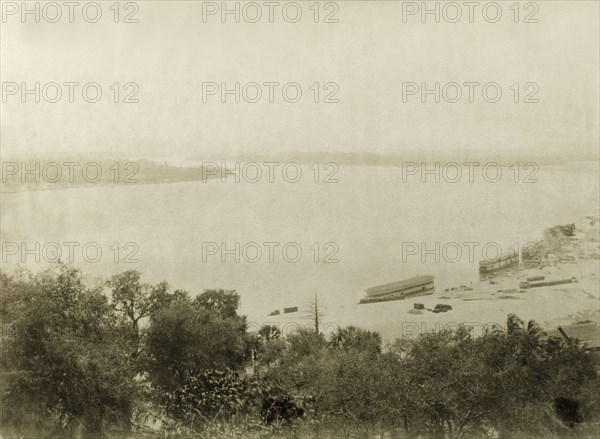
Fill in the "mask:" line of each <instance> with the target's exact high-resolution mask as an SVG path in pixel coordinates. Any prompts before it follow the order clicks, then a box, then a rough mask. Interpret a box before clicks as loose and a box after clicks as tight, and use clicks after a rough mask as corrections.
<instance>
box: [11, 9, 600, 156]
mask: <svg viewBox="0 0 600 439" xmlns="http://www.w3.org/2000/svg"><path fill="white" fill-rule="evenodd" d="M20 3H21V2H20V1H19V2H16V3H15V4H17V6H20ZM42 3H43V2H42ZM58 3H59V5H60V4H62V1H61V2H58ZM84 3H85V2H81V4H84ZM100 3H101V4H102V12H103V15H102V18H101V19H100V21H98V22H97V23H88V22H86V21H85V20H84V19H83V18H82V14H81V10H79V9H77V10H75V15H74V23H69V22H68V9H67V8H66V7H62V13H63V16H62V18H61V20H60V21H59V22H58V23H45V22H44V19H43V17H42V18H41V21H42V22H41V23H35V22H32V21H33V19H34V18H33V17H28V22H27V23H22V22H21V16H20V15H19V14H18V13H17V14H16V15H10V16H6V17H5V21H6V22H3V23H2V24H1V26H2V29H1V75H2V82H3V84H4V88H5V89H6V87H7V85H6V83H9V82H15V83H18V84H19V86H20V84H21V83H22V82H25V83H26V84H27V86H29V87H30V88H33V84H34V83H35V82H39V83H40V84H41V86H43V85H44V84H47V83H50V82H56V83H59V84H62V83H64V82H69V81H72V82H79V83H81V84H85V83H88V82H96V83H98V84H99V85H100V86H101V88H102V93H103V94H102V98H101V99H100V101H99V102H97V103H95V104H91V103H87V102H85V101H84V100H83V98H82V94H81V86H80V87H79V88H76V89H75V95H74V99H75V102H74V103H69V102H68V95H67V94H68V88H67V87H65V86H63V87H62V92H63V96H62V98H61V100H60V101H58V102H56V103H49V102H44V99H43V96H42V98H41V100H42V102H40V103H35V102H33V99H34V97H33V96H28V97H27V98H28V101H27V102H26V103H22V102H20V100H21V96H20V94H19V93H17V94H16V95H3V98H4V99H5V100H6V102H5V103H2V132H1V140H2V150H3V154H7V153H20V152H26V153H36V152H45V153H47V152H52V151H65V152H90V153H91V152H93V151H108V152H111V153H112V152H114V153H115V154H129V155H132V156H172V157H185V156H192V155H209V156H211V157H214V156H215V155H218V154H219V153H221V152H224V153H228V154H232V153H236V152H240V153H244V154H251V153H260V154H268V153H270V152H276V153H280V152H287V151H298V150H303V151H344V152H355V151H365V152H374V153H401V152H402V151H414V150H427V151H434V150H440V149H443V150H457V151H458V150H461V149H469V150H481V151H502V152H510V151H519V152H521V153H523V152H531V154H535V155H540V154H544V153H545V152H546V151H551V152H552V153H554V154H555V153H557V152H561V151H562V152H564V153H565V154H566V155H571V156H576V155H577V153H578V152H582V153H590V152H593V151H595V150H597V149H598V135H599V134H598V133H599V131H598V130H599V111H598V107H599V98H598V90H599V89H598V81H599V77H598V73H599V61H598V57H599V52H600V48H599V33H598V32H599V30H598V29H599V23H598V20H599V18H598V17H599V8H598V2H597V1H538V2H536V4H537V5H538V6H539V11H537V13H535V15H534V18H536V19H537V20H539V22H538V23H523V22H521V21H523V20H524V18H525V16H526V15H527V14H529V13H530V12H532V11H533V10H532V9H528V10H524V9H521V10H520V15H519V21H520V22H519V23H514V11H513V10H511V9H509V7H510V6H511V5H512V4H513V3H514V2H513V1H509V2H498V3H499V4H500V5H501V8H502V14H503V15H502V17H501V19H500V20H499V21H498V22H497V23H489V22H488V21H486V20H485V19H484V17H483V15H482V11H481V9H482V6H483V5H485V4H486V3H489V2H480V5H481V6H480V7H478V8H477V9H475V12H474V16H473V19H474V22H473V23H469V17H468V9H467V7H464V6H463V7H461V9H462V13H463V16H462V18H461V20H459V21H458V22H456V23H448V22H446V21H445V20H444V17H443V16H442V17H441V19H440V23H435V22H434V17H432V16H428V19H427V22H426V23H423V22H422V20H421V18H420V15H419V14H416V15H413V16H409V17H407V19H406V20H405V21H406V22H403V19H402V10H403V7H404V8H406V7H407V5H406V4H405V5H403V2H400V1H397V2H394V1H387V2H377V1H369V2H367V1H338V2H337V5H338V6H339V11H338V12H337V13H336V14H335V18H336V19H337V20H339V22H338V23H323V22H319V23H315V22H314V12H313V10H311V9H309V8H310V7H311V5H313V1H309V2H298V3H299V4H300V6H301V10H302V18H301V19H300V20H299V21H298V22H296V23H288V22H287V21H286V20H285V19H284V18H283V16H282V12H281V10H282V7H283V6H284V5H286V4H287V3H289V2H278V5H277V6H276V8H275V13H274V23H269V21H268V16H267V15H268V9H267V7H266V6H262V7H261V9H262V13H263V17H262V19H261V20H260V21H259V22H258V23H248V22H245V20H244V17H243V16H241V19H240V21H241V22H240V23H235V22H234V17H233V16H229V17H228V22H227V23H222V22H221V18H220V16H219V15H218V14H217V15H214V16H208V17H207V19H206V20H205V21H206V22H203V16H202V10H203V7H204V8H207V7H208V6H207V5H206V4H205V5H203V2H192V1H171V2H166V1H151V2H137V4H138V5H139V11H138V12H137V13H136V14H135V18H137V19H138V20H139V23H114V21H113V11H112V10H110V9H109V7H110V5H112V4H113V2H112V1H110V2H100ZM204 3H206V2H204ZM233 3H235V2H229V4H230V7H231V8H233V7H234V5H233ZM404 3H406V2H404ZM524 3H525V2H523V3H521V8H523V5H524ZM215 4H216V6H217V7H220V4H221V2H218V3H215ZM258 4H259V5H262V4H263V2H262V1H259V2H258ZM416 4H417V6H419V5H420V4H421V2H418V3H416ZM462 4H463V2H458V5H462ZM429 5H430V7H431V8H433V7H434V2H430V3H429ZM243 6H244V3H243V2H242V3H241V7H243ZM320 6H321V8H320V9H321V10H320V15H319V21H323V19H324V18H325V16H326V15H327V14H328V13H329V12H331V11H333V6H328V7H327V8H328V9H327V10H325V9H324V8H325V5H324V4H321V5H320ZM3 7H5V8H6V2H5V4H4V6H3ZM31 7H33V3H32V6H31ZM130 11H132V9H129V10H128V11H125V10H121V15H120V17H119V20H120V21H122V20H123V18H124V16H125V15H126V14H127V12H130ZM5 12H6V11H5ZM46 12H47V13H48V16H49V17H53V16H54V14H55V12H54V11H52V10H50V9H48V10H47V11H46ZM88 12H89V14H90V16H91V17H93V16H94V11H88ZM246 12H247V16H248V17H249V18H252V17H253V16H254V14H255V11H254V10H251V9H247V10H246ZM294 12H295V11H294V10H293V9H288V16H289V17H292V18H293V16H294ZM446 12H447V16H448V17H449V18H452V17H453V16H454V14H455V11H452V10H449V9H448V10H446ZM488 13H489V17H492V18H493V15H494V11H493V10H489V11H488ZM115 82H119V83H120V84H121V87H122V86H123V84H125V83H128V82H135V83H137V84H138V85H139V91H138V92H137V95H136V97H137V98H138V99H139V103H122V102H120V103H114V102H113V97H114V95H113V91H111V90H110V89H109V87H110V86H111V84H113V83H115ZM205 82H216V83H219V84H220V83H223V82H224V83H226V84H227V86H228V87H229V88H233V87H234V84H235V83H236V82H239V83H240V84H241V85H244V84H246V83H249V82H256V83H259V84H263V83H265V82H278V83H280V84H282V85H283V84H286V83H289V82H296V83H298V84H299V85H300V86H301V88H302V97H301V99H300V101H299V102H297V103H288V102H286V101H285V100H284V99H283V97H282V94H281V89H282V87H281V86H279V87H277V88H276V89H275V102H274V103H270V102H268V88H267V87H266V86H262V92H263V96H262V99H261V100H260V101H259V102H257V103H248V102H245V101H244V99H243V97H242V98H241V100H242V102H240V103H235V102H232V100H233V97H232V96H229V97H228V99H229V101H228V102H227V103H222V102H221V98H220V96H219V95H218V94H217V95H214V96H207V97H206V101H207V102H203V95H202V90H203V83H205ZM315 82H319V83H320V88H321V90H320V95H319V100H323V99H324V97H325V95H327V94H328V92H329V91H331V90H333V86H330V88H329V89H328V90H324V89H323V84H325V83H328V82H332V83H335V84H337V86H338V87H339V90H338V91H337V94H336V95H335V98H337V99H339V102H338V103H323V102H320V103H315V102H314V101H313V99H314V92H313V91H312V90H311V89H309V87H311V86H312V84H314V83H315ZM405 82H415V83H418V84H420V83H423V82H425V83H427V85H428V86H429V87H431V88H433V87H434V84H435V83H436V82H439V83H440V84H441V85H442V86H443V85H444V84H446V83H448V82H457V83H460V84H462V83H464V82H478V83H481V84H482V85H483V84H485V83H489V82H495V83H497V84H498V85H499V86H500V87H501V90H502V98H501V99H500V101H499V102H497V103H489V102H486V101H485V100H484V99H483V96H482V93H481V86H479V87H478V88H476V89H475V95H474V100H475V102H473V103H470V102H468V96H467V92H468V89H467V88H466V87H464V86H463V87H462V91H463V96H462V98H461V99H460V101H459V102H457V103H449V102H445V101H444V99H443V96H442V97H441V102H440V103H435V102H433V99H434V98H433V97H432V96H429V98H428V99H429V100H428V102H426V103H422V102H421V98H420V95H419V94H418V93H417V94H416V95H413V96H408V97H407V102H403V99H402V96H403V95H402V90H403V83H405ZM529 82H531V83H535V84H537V86H533V85H530V86H529V88H528V89H526V90H525V89H523V86H524V84H525V83H529ZM514 83H519V84H520V87H521V93H520V94H519V100H520V101H521V102H519V103H515V102H514V101H513V99H514V93H513V91H512V90H511V89H510V88H509V87H511V86H512V85H513V84H514ZM535 87H539V90H538V91H537V94H536V95H535V98H537V99H538V100H539V102H538V103H524V102H522V101H523V100H524V99H525V97H526V95H528V94H529V92H531V91H534V88H535ZM130 90H131V89H129V90H127V91H124V90H121V94H120V96H119V99H120V100H122V99H123V98H124V96H125V95H126V94H127V92H128V91H130ZM292 90H293V89H292ZM47 91H48V93H50V92H51V95H49V96H54V91H52V90H51V89H50V88H48V89H47ZM247 91H248V92H249V93H250V92H251V93H250V95H249V96H251V97H253V96H254V91H253V90H251V89H250V88H248V89H247ZM447 92H448V96H449V97H450V98H452V97H454V94H455V91H454V90H451V89H450V88H448V89H447ZM494 94H495V93H494V92H493V90H492V91H490V93H489V96H491V97H492V98H493V97H494ZM90 95H91V96H92V97H93V95H94V93H93V92H90ZM289 96H291V97H293V96H294V93H293V91H290V93H289Z"/></svg>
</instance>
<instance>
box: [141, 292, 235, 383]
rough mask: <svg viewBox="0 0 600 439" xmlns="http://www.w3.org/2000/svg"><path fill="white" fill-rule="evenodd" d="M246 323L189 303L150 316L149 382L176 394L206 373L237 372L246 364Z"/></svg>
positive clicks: (179, 302)
mask: <svg viewBox="0 0 600 439" xmlns="http://www.w3.org/2000/svg"><path fill="white" fill-rule="evenodd" d="M245 331H246V328H245V323H244V322H242V321H240V320H239V319H238V318H225V317H223V316H222V315H221V314H220V313H217V312H215V311H214V310H212V311H211V310H207V309H204V308H201V307H198V306H194V304H192V303H190V302H188V301H175V302H173V303H172V304H171V305H170V306H168V307H167V308H165V309H163V310H161V311H159V312H157V313H156V314H155V315H154V316H152V321H151V326H150V329H149V333H148V342H147V349H148V354H149V357H150V360H149V372H150V378H151V379H152V381H153V382H154V383H155V384H156V385H158V386H160V387H162V388H163V389H165V390H167V391H175V390H176V389H178V388H179V387H181V386H183V385H185V384H186V383H187V382H188V380H189V378H190V377H192V376H197V375H198V374H199V373H201V372H202V371H203V370H208V369H227V368H229V369H237V368H239V367H240V366H241V365H242V364H243V363H244V360H245V351H246V349H245V348H246V344H245Z"/></svg>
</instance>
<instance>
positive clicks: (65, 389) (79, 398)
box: [3, 265, 136, 437]
mask: <svg viewBox="0 0 600 439" xmlns="http://www.w3.org/2000/svg"><path fill="white" fill-rule="evenodd" d="M5 280H6V279H5ZM4 287H5V288H6V290H5V291H7V295H6V296H5V299H6V297H9V298H10V299H9V300H4V301H3V309H4V310H5V312H7V313H8V314H11V317H12V319H13V323H12V325H11V326H12V331H11V337H10V338H9V340H8V342H7V348H6V357H7V361H8V367H9V368H10V369H12V370H13V371H14V372H13V374H12V375H11V378H10V381H9V384H10V390H9V394H8V402H9V406H10V407H13V408H14V409H15V410H16V409H17V408H18V407H21V408H23V409H27V411H29V412H34V413H37V414H38V415H40V416H47V415H48V414H49V413H50V414H52V416H53V417H54V418H55V419H56V420H57V421H58V425H59V426H62V427H63V428H64V429H63V430H62V432H61V433H60V434H59V436H61V437H64V436H69V435H73V434H74V433H75V429H76V427H77V425H79V424H81V425H83V428H84V432H85V433H86V434H91V435H93V434H97V433H99V432H100V431H101V430H102V428H103V426H104V425H105V424H106V423H118V424H121V425H125V426H127V425H128V424H129V420H130V415H131V411H132V405H133V401H134V397H135V394H136V386H135V383H134V382H133V381H132V380H131V379H130V377H131V376H132V373H131V370H130V364H129V362H128V360H127V359H128V351H127V347H128V345H127V343H126V341H125V340H123V338H122V336H121V334H120V332H119V331H117V330H116V328H117V325H116V318H115V316H114V314H113V313H112V310H111V307H110V306H109V304H108V301H107V298H106V297H105V296H104V295H102V293H101V289H100V288H90V287H87V286H86V285H85V283H84V282H83V280H82V278H81V274H80V273H79V271H77V270H75V269H73V268H69V267H67V266H64V265H59V266H58V267H56V268H55V269H53V270H49V271H46V272H43V273H40V274H38V275H35V276H34V275H26V276H21V277H18V278H13V279H9V281H8V282H7V283H5V285H4ZM14 415H15V417H16V419H15V420H16V421H17V422H18V421H19V419H18V416H19V413H18V410H16V412H15V413H14Z"/></svg>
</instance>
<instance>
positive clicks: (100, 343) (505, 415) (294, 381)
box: [0, 265, 600, 439]
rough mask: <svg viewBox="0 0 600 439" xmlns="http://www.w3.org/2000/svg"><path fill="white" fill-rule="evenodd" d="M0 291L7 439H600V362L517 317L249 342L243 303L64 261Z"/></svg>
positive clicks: (2, 281)
mask: <svg viewBox="0 0 600 439" xmlns="http://www.w3.org/2000/svg"><path fill="white" fill-rule="evenodd" d="M0 288H1V295H0V318H1V319H2V321H3V332H2V334H3V337H2V342H1V344H0V353H1V356H0V374H1V375H0V392H3V394H4V395H3V396H4V410H3V421H4V422H3V423H2V429H0V436H2V437H3V438H4V439H6V438H12V437H56V438H84V437H85V438H87V437H127V438H135V437H157V438H161V437H162V438H182V439H185V438H242V437H243V438H249V439H252V438H257V439H258V438H280V437H290V438H291V437H298V438H309V437H310V438H312V437H322V438H369V437H373V438H375V437H377V438H384V437H387V438H416V437H423V438H429V437H431V438H452V439H459V438H480V437H490V438H491V437H497V438H523V437H543V438H552V437H596V435H597V432H598V414H599V410H600V400H599V396H598V395H599V392H598V390H599V388H598V383H599V381H598V363H597V358H596V357H594V356H592V355H590V353H589V352H586V351H585V350H584V348H583V347H582V346H580V345H579V344H577V343H572V342H567V341H565V340H564V339H562V338H553V337H547V336H546V335H545V334H544V332H543V331H542V330H541V328H540V327H539V326H538V325H537V324H536V323H535V322H532V321H530V322H528V323H525V322H523V321H521V320H519V318H518V317H516V316H514V315H509V316H508V318H507V325H506V327H505V328H496V329H494V330H489V331H488V332H486V333H485V334H483V335H482V336H480V337H473V336H472V334H471V332H470V331H469V329H468V328H465V327H457V328H456V329H454V330H445V331H441V332H437V333H427V334H422V335H420V336H419V337H417V338H415V339H412V340H397V341H395V342H394V343H392V344H391V345H389V346H386V347H385V348H384V346H383V345H382V340H381V337H380V335H379V334H377V333H374V332H370V331H366V330H362V329H359V328H355V327H346V328H339V329H337V330H336V331H335V332H334V333H333V334H332V335H331V336H330V337H325V336H324V335H323V334H322V333H320V332H319V329H318V325H315V327H314V328H306V329H299V330H298V331H296V332H295V333H293V334H289V335H285V336H284V335H283V334H281V333H280V331H279V330H278V328H276V327H269V326H265V327H263V328H261V330H260V331H259V332H258V333H252V332H249V331H248V330H247V322H246V318H245V317H244V316H240V315H239V314H238V308H239V302H240V298H239V296H238V295H237V294H236V293H235V292H234V291H226V290H207V291H205V292H204V293H202V294H200V295H198V296H196V297H192V296H191V295H190V294H188V293H187V292H185V291H181V290H176V291H172V290H171V289H170V288H169V286H168V285H167V284H166V283H159V284H156V285H150V284H145V283H143V282H141V280H140V274H139V273H137V272H135V271H127V272H124V273H122V274H119V275H116V276H114V277H113V278H112V279H110V281H108V282H95V283H94V282H85V281H84V279H83V277H82V275H81V273H79V272H78V271H77V270H75V269H73V268H71V267H68V266H64V265H58V266H57V267H55V268H54V269H52V270H49V271H47V272H43V273H39V274H35V275H34V274H30V273H28V272H21V271H19V272H15V273H10V274H9V273H3V274H1V275H0ZM315 317H318V315H317V314H316V315H315ZM315 320H317V319H315ZM315 323H317V322H316V321H315ZM2 383H3V385H2Z"/></svg>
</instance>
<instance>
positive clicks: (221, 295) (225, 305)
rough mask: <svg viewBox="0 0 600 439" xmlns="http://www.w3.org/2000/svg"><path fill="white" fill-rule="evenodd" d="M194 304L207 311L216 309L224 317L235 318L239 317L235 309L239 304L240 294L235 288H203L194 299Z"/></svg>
mask: <svg viewBox="0 0 600 439" xmlns="http://www.w3.org/2000/svg"><path fill="white" fill-rule="evenodd" d="M194 304H195V305H197V306H199V307H201V308H204V309H207V310H209V311H216V312H218V313H220V314H221V317H223V318H225V319H227V318H236V317H239V316H238V314H237V310H238V308H239V306H240V295H239V294H238V293H236V292H235V290H223V289H219V290H205V291H204V292H203V293H202V294H200V295H199V296H198V297H196V298H195V299H194Z"/></svg>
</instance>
